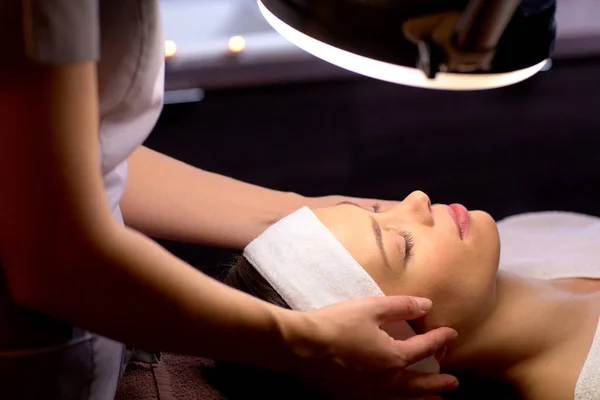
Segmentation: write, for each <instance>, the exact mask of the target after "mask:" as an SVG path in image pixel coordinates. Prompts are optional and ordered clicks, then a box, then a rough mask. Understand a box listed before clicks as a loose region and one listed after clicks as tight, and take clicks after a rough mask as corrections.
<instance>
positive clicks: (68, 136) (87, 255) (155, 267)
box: [0, 63, 455, 393]
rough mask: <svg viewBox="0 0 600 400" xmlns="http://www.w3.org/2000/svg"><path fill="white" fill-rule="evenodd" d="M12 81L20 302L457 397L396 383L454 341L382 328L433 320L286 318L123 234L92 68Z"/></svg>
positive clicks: (11, 221) (119, 335)
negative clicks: (397, 336) (113, 204)
mask: <svg viewBox="0 0 600 400" xmlns="http://www.w3.org/2000/svg"><path fill="white" fill-rule="evenodd" d="M1 72H2V73H0V112H1V113H2V116H1V118H0V143H1V146H0V188H2V190H0V260H2V270H3V273H4V275H5V277H6V281H7V284H8V288H9V290H10V294H11V296H12V298H13V300H14V301H15V302H16V303H17V304H19V305H21V306H23V307H27V308H31V309H34V310H37V311H40V312H43V313H45V314H48V315H52V316H55V317H57V318H59V319H62V320H65V321H68V322H71V323H73V324H76V325H78V326H81V327H83V328H87V329H90V330H92V331H95V332H98V333H100V334H104V335H106V336H109V337H112V338H115V339H118V340H121V341H123V342H127V343H130V344H132V345H135V346H142V347H146V348H157V349H161V350H164V351H175V352H182V353H186V354H199V355H203V356H207V357H214V358H220V359H224V360H231V361H235V362H246V363H250V364H256V365H262V366H265V367H272V368H279V369H291V370H301V371H303V372H304V373H305V374H307V375H309V374H311V373H312V374H316V375H318V376H326V375H327V373H329V372H331V371H333V372H334V374H333V375H334V376H335V371H339V372H340V375H339V376H341V377H347V376H348V373H347V372H345V371H347V370H348V368H356V369H365V368H366V369H368V370H371V371H372V372H376V371H377V372H382V373H376V374H360V375H358V376H357V379H355V380H353V383H355V382H361V381H362V383H365V384H368V383H374V382H373V381H372V379H373V378H379V379H380V380H381V382H380V383H382V385H377V387H382V388H386V389H390V390H392V389H393V390H400V389H403V390H416V393H423V392H425V393H433V392H434V391H438V390H441V389H443V388H447V387H452V386H454V385H455V379H454V378H452V377H448V376H443V375H433V376H431V377H428V378H426V379H422V378H421V379H420V380H419V379H417V380H416V381H414V380H410V381H407V380H406V376H403V378H404V380H400V378H397V377H399V376H400V375H402V374H401V372H402V369H403V368H404V367H406V366H407V365H408V364H410V363H412V362H415V361H417V360H419V359H421V358H424V357H427V356H429V355H432V354H433V353H434V352H436V351H437V350H438V349H440V348H441V347H442V345H443V344H444V343H445V342H447V341H449V340H451V339H452V338H453V337H454V332H453V331H452V330H450V329H439V330H436V331H432V332H428V333H427V334H425V335H422V336H418V337H415V338H412V339H410V340H408V341H404V342H396V341H393V340H392V339H391V338H390V337H389V336H388V335H386V334H385V333H384V332H383V331H382V330H381V329H379V327H380V326H381V325H382V324H384V323H385V322H387V321H390V320H395V319H406V318H417V317H419V316H423V315H424V314H425V313H426V311H419V307H418V306H417V303H416V301H415V300H414V299H402V298H400V299H396V298H380V299H369V300H365V301H359V302H354V303H349V304H341V305H338V306H334V307H330V308H329V309H325V310H321V311H317V312H315V313H308V314H303V313H296V312H292V311H286V310H282V309H279V308H276V307H274V306H272V305H269V304H266V303H264V302H261V301H259V300H257V299H254V298H252V297H250V296H246V295H244V294H242V293H239V292H237V291H235V290H233V289H230V288H227V287H225V286H223V285H221V284H220V283H218V282H216V281H214V280H211V279H210V278H208V277H206V276H205V275H203V274H201V273H200V272H198V271H196V270H194V269H193V268H192V267H190V266H188V265H186V264H185V263H183V262H182V261H180V260H178V259H177V258H175V257H174V256H172V255H171V254H169V253H168V252H166V251H165V250H163V249H162V248H161V247H160V246H158V245H156V244H155V243H154V242H152V241H151V240H149V239H148V238H146V237H145V236H142V235H140V234H139V233H136V232H135V231H133V230H130V229H127V228H124V227H122V226H120V225H118V224H117V223H116V222H115V220H114V218H113V217H112V215H111V213H110V210H109V207H108V204H107V201H106V198H105V193H104V190H103V189H104V188H103V182H102V178H101V174H100V168H99V167H98V166H99V158H98V157H99V152H98V120H97V118H98V104H97V88H96V72H95V64H93V63H81V64H73V65H70V66H65V67H33V66H23V67H22V68H19V69H14V70H11V71H6V70H3V71H1ZM309 361H312V363H311V362H309ZM308 365H314V366H315V367H316V368H306V366H308ZM341 365H343V366H344V367H341ZM302 366H304V368H302ZM399 373H400V374H399ZM330 376H331V375H330ZM361 377H362V379H361ZM369 379H371V382H365V381H366V380H369ZM339 382H343V381H342V380H340V381H339ZM407 382H408V383H407ZM411 382H412V386H411ZM338 386H339V387H348V385H347V384H344V385H341V384H340V385H338ZM371 386H372V385H366V387H371Z"/></svg>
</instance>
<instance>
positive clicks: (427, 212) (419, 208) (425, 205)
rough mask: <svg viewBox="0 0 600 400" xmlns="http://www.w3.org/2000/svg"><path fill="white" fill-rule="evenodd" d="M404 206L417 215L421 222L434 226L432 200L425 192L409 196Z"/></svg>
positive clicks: (415, 192)
mask: <svg viewBox="0 0 600 400" xmlns="http://www.w3.org/2000/svg"><path fill="white" fill-rule="evenodd" d="M402 204H403V205H404V206H405V207H407V209H408V210H410V212H411V213H412V214H413V215H415V216H416V217H417V218H418V220H419V222H421V223H423V224H425V225H428V226H433V214H432V212H431V200H430V199H429V196H427V195H426V194H425V193H424V192H421V191H420V190H417V191H414V192H412V193H411V194H409V195H408V196H407V197H406V198H405V199H404V201H403V202H402Z"/></svg>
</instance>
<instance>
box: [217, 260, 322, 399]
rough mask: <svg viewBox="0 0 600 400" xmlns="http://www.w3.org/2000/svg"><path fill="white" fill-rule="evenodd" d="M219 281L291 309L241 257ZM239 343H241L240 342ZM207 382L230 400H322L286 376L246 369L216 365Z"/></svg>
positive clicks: (236, 366)
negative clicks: (255, 399)
mask: <svg viewBox="0 0 600 400" xmlns="http://www.w3.org/2000/svg"><path fill="white" fill-rule="evenodd" d="M222 281H223V283H225V284H226V285H228V286H230V287H232V288H234V289H238V290H240V291H242V292H245V293H248V294H249V295H252V296H254V297H257V298H259V299H261V300H264V301H266V302H268V303H271V304H274V305H276V306H279V307H283V308H287V309H289V308H290V307H289V306H288V305H287V303H286V302H285V301H284V300H283V298H281V296H280V295H279V293H277V292H276V291H275V289H273V287H272V286H271V285H270V284H269V283H268V282H267V281H266V280H265V279H264V278H263V277H262V275H260V273H259V272H258V271H257V270H256V269H255V268H254V267H253V266H252V264H250V262H248V260H246V258H244V257H243V256H239V257H237V258H236V260H235V262H234V263H233V265H232V266H231V267H229V268H228V269H227V270H226V273H225V276H224V277H223V279H222ZM240 340H241V341H243V338H241V339H240ZM207 379H209V382H210V384H211V385H212V386H213V387H214V388H215V389H217V390H219V391H220V392H221V393H222V394H224V395H225V396H226V397H227V399H229V400H235V399H249V398H259V397H260V398H261V399H262V400H280V399H286V400H296V399H298V400H300V399H303V400H304V399H320V398H323V396H321V395H319V394H317V393H315V392H314V391H313V390H312V389H309V388H308V387H306V385H304V384H302V383H301V382H300V381H298V380H297V379H295V378H293V377H291V376H289V375H286V374H283V373H281V372H274V371H267V370H264V369H261V368H257V367H253V366H248V365H240V364H233V363H229V362H223V361H216V362H215V367H214V368H213V370H212V371H210V372H209V373H208V374H207Z"/></svg>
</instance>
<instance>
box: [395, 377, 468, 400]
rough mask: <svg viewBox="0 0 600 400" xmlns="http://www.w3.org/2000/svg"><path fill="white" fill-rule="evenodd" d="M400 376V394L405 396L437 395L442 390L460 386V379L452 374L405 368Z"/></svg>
mask: <svg viewBox="0 0 600 400" xmlns="http://www.w3.org/2000/svg"><path fill="white" fill-rule="evenodd" d="M398 376H399V379H398V380H397V381H396V384H397V387H398V394H399V395H401V396H404V397H407V396H408V397H409V398H410V396H412V397H426V396H436V395H439V393H440V392H444V391H448V390H454V389H456V388H458V379H456V377H454V376H452V375H447V374H426V373H423V372H418V371H410V370H405V371H403V372H401V373H400V374H399V375H398Z"/></svg>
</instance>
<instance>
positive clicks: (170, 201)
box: [121, 146, 307, 249]
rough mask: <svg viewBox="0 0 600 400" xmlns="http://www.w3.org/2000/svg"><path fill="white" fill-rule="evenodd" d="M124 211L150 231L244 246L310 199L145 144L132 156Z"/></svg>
mask: <svg viewBox="0 0 600 400" xmlns="http://www.w3.org/2000/svg"><path fill="white" fill-rule="evenodd" d="M128 163H129V178H128V182H127V186H126V190H125V195H124V196H123V199H122V200H121V209H122V211H123V216H124V219H125V223H126V224H127V225H128V226H130V227H132V228H134V229H136V230H138V231H140V232H143V233H144V234H146V235H149V236H152V237H156V238H161V239H170V240H175V241H181V242H187V243H196V244H206V245H212V246H219V247H228V248H236V249H241V248H243V247H245V245H246V244H248V242H250V240H252V239H253V238H254V237H256V236H258V235H259V234H260V233H261V232H262V231H264V230H265V229H266V228H267V227H268V226H269V225H271V224H273V223H275V222H277V221H278V220H279V219H281V218H283V217H284V216H286V215H287V214H290V213H292V212H293V211H295V210H297V209H298V208H300V207H302V206H303V205H307V201H306V200H307V199H306V198H304V197H303V196H300V195H298V194H295V193H284V192H279V191H276V190H270V189H266V188H263V187H260V186H255V185H251V184H248V183H244V182H240V181H238V180H235V179H232V178H229V177H225V176H222V175H218V174H214V173H211V172H207V171H204V170H201V169H198V168H194V167H192V166H190V165H187V164H185V163H183V162H181V161H178V160H175V159H173V158H171V157H168V156H166V155H164V154H161V153H158V152H156V151H154V150H151V149H149V148H147V147H143V146H142V147H139V148H138V149H137V150H136V151H135V152H134V154H133V155H132V156H130V157H129V159H128Z"/></svg>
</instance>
